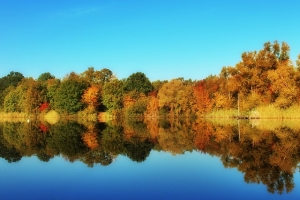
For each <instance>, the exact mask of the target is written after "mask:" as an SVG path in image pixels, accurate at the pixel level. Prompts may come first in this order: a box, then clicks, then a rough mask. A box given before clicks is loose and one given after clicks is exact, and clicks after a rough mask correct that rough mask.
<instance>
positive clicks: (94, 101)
mask: <svg viewBox="0 0 300 200" xmlns="http://www.w3.org/2000/svg"><path fill="white" fill-rule="evenodd" d="M82 101H83V102H84V103H86V104H87V105H88V107H89V108H90V109H92V110H93V109H96V108H97V107H98V106H99V105H100V102H99V101H100V88H99V87H97V86H94V85H92V86H90V87H88V88H87V89H86V90H85V91H84V93H83V95H82Z"/></svg>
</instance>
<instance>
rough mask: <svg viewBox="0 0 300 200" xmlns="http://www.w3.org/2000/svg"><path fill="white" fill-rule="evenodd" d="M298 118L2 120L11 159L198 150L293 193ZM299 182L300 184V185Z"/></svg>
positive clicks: (4, 148) (3, 148) (108, 157)
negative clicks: (279, 119) (257, 119)
mask: <svg viewBox="0 0 300 200" xmlns="http://www.w3.org/2000/svg"><path fill="white" fill-rule="evenodd" d="M298 123H299V122H298V121H292V120H290V121H280V122H278V121H271V120H265V121H250V123H249V121H243V120H240V121H238V120H236V121H218V122H214V121H204V120H200V119H198V120H185V121H178V120H166V119H164V120H149V121H146V122H141V121H137V122H133V121H123V122H118V123H116V122H110V123H107V124H106V123H98V124H94V123H87V122H86V123H78V122H74V121H64V122H59V123H57V124H54V125H50V124H47V123H46V122H39V121H33V122H29V123H27V122H26V123H25V122H23V123H21V122H15V123H9V122H5V123H0V156H1V157H2V158H4V159H5V160H7V161H8V162H18V161H20V160H21V159H22V157H30V156H33V155H35V156H37V157H38V159H39V160H40V161H43V162H48V161H49V160H50V159H52V158H54V157H55V156H62V157H63V158H65V159H66V160H68V161H70V162H74V161H80V162H83V163H85V164H86V165H87V166H89V167H93V166H95V165H97V164H99V165H102V166H108V165H110V164H111V163H113V162H114V161H115V160H116V158H117V157H118V156H119V155H122V156H126V157H128V158H130V159H131V160H132V161H133V162H138V163H139V162H143V161H145V160H146V159H147V157H148V156H149V154H150V152H151V151H165V152H169V153H171V154H173V155H178V154H184V153H185V152H187V151H188V152H192V151H198V152H200V153H205V154H209V155H211V156H217V157H219V158H220V160H221V161H222V163H223V165H224V167H225V168H236V169H238V171H240V172H241V173H243V175H244V180H245V182H247V183H262V184H264V185H265V186H266V187H267V190H268V191H269V192H270V193H279V194H282V193H284V192H286V193H288V192H291V191H292V190H293V189H294V188H295V184H294V177H293V175H294V173H295V172H296V170H298V169H299V166H298V163H299V160H300V151H299V149H300V148H299V144H300V126H299V125H298ZM298 187H299V186H298Z"/></svg>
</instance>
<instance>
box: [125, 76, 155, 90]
mask: <svg viewBox="0 0 300 200" xmlns="http://www.w3.org/2000/svg"><path fill="white" fill-rule="evenodd" d="M124 89H125V91H126V92H131V91H134V90H136V91H137V92H138V93H144V94H146V95H147V94H148V93H149V92H151V91H152V90H153V86H152V84H151V82H150V81H149V79H148V78H147V77H146V75H145V74H144V73H142V72H136V73H133V74H131V75H130V76H129V77H128V78H127V79H126V81H125V85H124Z"/></svg>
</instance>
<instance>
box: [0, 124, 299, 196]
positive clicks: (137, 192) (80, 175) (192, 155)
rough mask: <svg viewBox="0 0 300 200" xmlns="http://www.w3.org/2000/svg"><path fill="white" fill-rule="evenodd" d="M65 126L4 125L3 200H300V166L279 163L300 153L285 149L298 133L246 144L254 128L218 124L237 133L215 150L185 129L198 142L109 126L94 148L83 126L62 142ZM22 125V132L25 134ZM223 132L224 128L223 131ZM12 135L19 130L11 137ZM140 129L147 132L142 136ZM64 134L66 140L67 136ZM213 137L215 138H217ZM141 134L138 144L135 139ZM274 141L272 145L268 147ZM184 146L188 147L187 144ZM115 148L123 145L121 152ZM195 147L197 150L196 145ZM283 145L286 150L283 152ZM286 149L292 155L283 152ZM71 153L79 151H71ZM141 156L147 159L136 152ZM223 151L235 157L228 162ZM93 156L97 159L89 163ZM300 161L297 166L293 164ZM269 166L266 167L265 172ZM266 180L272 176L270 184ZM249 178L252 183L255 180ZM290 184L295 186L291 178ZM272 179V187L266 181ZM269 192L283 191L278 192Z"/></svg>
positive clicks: (215, 145)
mask: <svg viewBox="0 0 300 200" xmlns="http://www.w3.org/2000/svg"><path fill="white" fill-rule="evenodd" d="M66 125H67V124H64V125H63V126H59V125H55V126H56V127H54V126H52V127H51V126H49V127H48V129H47V130H46V129H45V127H44V126H40V124H37V125H35V126H33V125H31V126H30V127H29V128H28V127H27V126H28V125H27V124H18V125H17V126H13V127H12V125H11V124H2V127H1V128H2V129H1V130H2V133H1V134H2V136H1V142H2V145H1V148H0V150H1V151H7V152H8V153H5V152H1V155H2V157H3V158H0V171H1V173H0V195H1V199H299V197H300V175H299V168H297V165H298V161H297V160H296V161H295V160H292V161H290V158H284V159H286V160H287V161H286V162H287V163H289V162H291V164H290V165H291V167H292V173H290V170H291V169H290V168H289V166H290V165H280V164H278V162H279V161H277V160H276V158H277V157H274V156H277V154H279V153H280V151H281V150H282V151H284V152H287V153H289V154H292V155H294V154H299V146H297V145H296V143H292V141H291V142H290V143H287V144H286V143H283V141H285V140H290V139H295V138H289V137H291V136H290V135H291V134H293V135H294V136H293V137H296V138H297V137H298V136H297V135H295V133H288V135H286V134H285V132H284V131H286V130H290V129H292V128H289V129H287V128H285V129H284V131H280V132H278V131H277V132H276V130H277V129H274V130H271V129H270V128H269V129H270V131H273V132H272V134H273V135H271V136H270V135H269V134H271V133H269V132H267V131H266V129H263V132H264V134H265V135H266V136H264V137H266V138H257V137H256V135H253V134H254V133H251V137H250V138H252V139H251V140H249V141H248V140H247V138H246V134H249V133H246V131H249V130H248V129H247V128H249V127H248V126H245V127H243V128H241V127H240V129H239V130H238V129H237V128H236V126H234V125H226V126H225V125H218V126H215V125H214V126H212V127H213V129H212V130H218V132H219V134H223V136H224V134H225V133H222V132H221V131H220V130H225V129H226V130H227V131H228V130H231V132H230V133H228V135H229V136H228V137H227V136H226V137H223V136H222V137H221V136H220V137H221V138H223V139H220V138H219V139H218V138H216V137H215V136H214V137H209V138H210V139H209V141H210V143H206V144H205V145H204V143H205V142H204V141H202V140H201V141H199V139H196V138H197V137H196V136H197V134H196V133H194V132H190V131H191V130H187V129H186V128H182V129H181V128H180V130H184V131H183V132H184V133H187V134H188V135H190V136H191V135H193V134H196V135H194V136H193V137H185V139H184V138H183V136H182V135H181V136H180V134H179V132H180V130H177V129H176V130H177V132H178V135H177V136H178V138H174V133H173V135H172V137H171V136H170V137H168V138H166V134H167V135H168V134H171V132H172V131H171V130H170V129H172V127H173V125H172V124H170V126H165V125H159V126H160V127H158V128H159V129H158V132H157V133H158V135H156V137H157V138H156V139H153V133H152V135H151V131H150V130H151V129H152V128H153V127H152V128H149V126H148V128H147V130H149V132H150V133H149V132H148V133H147V134H149V135H147V136H145V135H143V134H145V130H144V129H143V128H145V126H142V127H141V126H134V127H135V128H132V127H133V126H131V131H128V130H127V129H128V127H127V128H124V129H125V132H122V133H119V134H117V135H114V133H112V132H111V131H107V130H108V129H109V130H114V129H115V127H112V126H104V127H102V128H100V129H101V130H99V131H98V132H97V137H98V139H97V141H98V143H97V144H98V146H95V144H94V143H93V145H94V146H93V145H91V144H90V143H91V142H87V136H85V134H83V133H78V135H79V136H80V137H78V138H77V137H76V134H77V133H76V131H79V132H80V131H82V130H81V129H79V128H78V127H82V126H81V125H80V126H78V127H77V128H76V131H75V133H72V134H71V132H72V131H74V130H72V129H70V127H68V130H69V133H68V137H67V138H62V139H61V138H56V136H55V135H54V134H58V133H55V131H54V132H53V130H55V129H59V130H65V129H64V128H63V127H65V126H66ZM140 125H141V124H140ZM20 126H23V127H22V128H21V129H19V128H20ZM193 126H194V125H193V124H188V126H186V127H193ZM209 126H211V125H209ZM26 127H27V128H26ZM72 127H74V124H72ZM201 127H202V129H201V130H204V128H208V124H206V125H205V126H204V125H201ZM219 127H222V129H220V130H219V129H218V128H219ZM228 127H231V128H233V127H234V128H233V129H230V128H228ZM15 128H17V130H18V131H16V129H15ZM173 128H174V127H173ZM224 128H225V129H224ZM252 128H253V127H252ZM277 128H278V127H277ZM35 129H36V130H35ZM83 129H84V131H85V133H86V131H87V130H88V129H85V128H84V127H83ZM98 129H99V127H98ZM98 129H97V130H98ZM124 129H122V130H123V131H124ZM9 130H13V131H11V132H10V133H8V131H9ZM20 130H23V131H25V132H22V131H20ZM34 130H35V131H36V132H35V134H33V135H32V134H31V136H30V137H29V138H30V139H31V140H32V141H33V142H35V144H34V145H33V144H32V143H30V144H29V143H28V140H29V139H28V138H27V139H24V138H26V135H30V134H29V133H28V132H26V131H30V133H32V132H34ZM45 130H46V131H45ZM118 130H120V129H118ZM126 130H127V131H126ZM132 130H134V131H132ZM141 130H143V131H142V132H143V133H141V132H139V131H141ZM205 130H206V129H205ZM259 130H260V129H255V130H254V132H255V133H258V132H259ZM280 130H281V129H280ZM168 131H169V132H168ZM250 132H251V131H250ZM39 134H43V135H42V136H41V135H39ZM60 134H61V135H63V133H60ZM141 134H142V135H141ZM205 134H208V133H204V132H200V136H202V135H205ZM211 134H212V135H215V133H211ZM22 135H23V136H22ZM91 135H93V134H91ZM128 135H130V137H129V136H128ZM137 135H139V137H134V136H137ZM33 136H35V137H33ZM119 136H121V139H120V138H119ZM125 136H126V137H125ZM179 136H180V137H179ZM72 137H73V139H72V140H71V141H73V142H74V143H75V144H74V145H73V146H72V145H71V144H70V141H69V140H68V138H72ZM198 137H199V135H198ZM247 137H248V136H247ZM274 137H275V139H274ZM74 138H77V139H78V140H76V139H74ZM122 138H123V139H122ZM133 138H135V139H133ZM137 138H139V140H137ZM147 138H148V139H149V138H150V139H151V140H150V139H149V140H147ZM180 138H181V139H180ZM213 138H214V139H213ZM226 138H227V139H226ZM278 138H280V143H278V144H277V143H274V141H277V140H278ZM271 139H272V141H269V140H271ZM183 140H186V141H185V142H184V144H183V142H182V141H183ZM227 140H228V141H229V142H230V143H229V142H228V141H227ZM80 141H83V142H82V144H85V146H84V145H82V144H81V143H80ZM84 141H85V142H84ZM108 141H109V142H108ZM115 141H118V142H120V144H121V143H122V145H121V146H120V144H119V143H116V142H115ZM137 141H139V142H137ZM145 141H148V142H149V141H151V142H150V144H151V145H152V146H151V145H150V146H151V148H148V147H149V144H148V143H147V142H145ZM166 141H167V142H166ZM174 141H177V142H178V144H177V143H175V142H174ZM216 141H217V142H216ZM247 141H248V143H249V145H248V143H247ZM293 141H294V140H293ZM63 142H65V144H63ZM211 142H212V143H211ZM222 142H224V144H223V143H222ZM225 142H226V143H225ZM267 142H270V144H272V146H271V147H272V148H269V147H268V145H266V144H265V143H267ZM152 143H153V144H152ZM254 143H255V145H254ZM260 143H262V144H261V146H258V144H260ZM112 144H114V145H112ZM132 144H134V145H135V148H134V149H132V147H131V146H130V145H132ZM142 144H143V145H142ZM145 144H147V145H145ZM191 144H194V145H192V146H191ZM225 144H226V145H225ZM228 144H230V145H229V146H228ZM59 145H62V146H59ZM172 145H173V146H172ZM174 145H175V146H174ZM276 145H277V146H280V148H279V149H280V150H278V152H277V150H276ZM285 145H287V148H284V146H285ZM293 145H294V146H293ZM295 145H296V146H295ZM64 146H68V149H72V148H73V150H72V151H67V150H66V149H64ZM91 146H93V148H91ZM145 146H146V147H145ZM248 146H250V147H248ZM265 146H267V147H268V148H265ZM86 147H87V148H86ZM129 147H130V148H129ZM239 147H243V148H251V149H250V151H253V152H256V151H258V153H257V155H258V156H260V159H263V158H265V157H266V158H267V159H266V160H267V161H266V162H262V164H261V163H257V162H258V161H256V160H251V159H252V157H251V156H249V155H252V154H251V153H249V149H248V150H247V149H246V150H245V151H244V152H243V151H242V150H241V149H239ZM293 148H294V150H293V151H291V150H290V149H293ZM28 149H29V150H28ZM145 149H146V150H149V151H148V152H147V151H146V150H145ZM186 149H187V150H186ZM217 149H219V150H217ZM224 149H225V150H224ZM270 149H271V150H270ZM274 149H275V150H274ZM104 150H105V151H106V154H105V156H104V157H105V159H104V158H103V156H102V157H101V159H102V160H101V161H99V160H97V159H96V158H95V157H96V156H97V155H99V154H101V153H99V152H102V153H103V151H104ZM108 150H110V152H109V153H107V152H108ZM129 150H130V151H129ZM139 150H140V151H141V152H142V153H141V154H139V152H137V151H139ZM233 150H234V152H233ZM35 151H36V153H34V152H35ZM269 151H272V152H275V153H274V156H273V157H272V156H270V155H269V154H268V152H269ZM41 152H43V153H41ZM91 152H92V153H93V154H92V153H91ZM222 152H227V153H228V152H229V153H228V154H227V155H226V156H224V155H222V154H221V153H222ZM230 152H233V153H230ZM236 152H238V153H236ZM30 153H31V155H30ZM96 153H97V154H96ZM16 154H18V155H20V156H21V157H18V155H16ZM34 154H36V155H38V156H35V155H34ZM91 154H92V155H93V156H90V155H91ZM248 154H249V155H248ZM42 155H43V156H42ZM101 155H102V154H101ZM109 155H111V157H109ZM112 155H113V156H112ZM233 155H235V158H233ZM255 155H256V154H255ZM295 156H296V155H294V156H293V157H295ZM279 157H280V156H279ZM13 158H14V159H13ZM88 159H92V161H91V160H88ZM93 159H94V160H93ZM103 160H105V161H103ZM107 160H109V161H107ZM269 160H270V161H269ZM8 161H9V162H8ZM98 161H99V162H98ZM295 162H296V165H292V164H293V163H295ZM243 163H246V164H243ZM249 163H250V164H249ZM252 163H253V164H252ZM255 163H257V164H255ZM257 165H259V166H258V167H257ZM224 166H227V167H224ZM264 166H265V167H266V168H265V169H262V168H263V167H264ZM254 168H255V169H256V168H257V172H256V171H254V170H250V169H254ZM260 170H261V171H260ZM270 171H272V173H270ZM287 172H289V173H287ZM262 173H263V174H265V175H266V176H269V177H267V178H266V177H264V176H263V175H262ZM246 174H247V175H246ZM277 175H279V176H278V177H277ZM246 177H248V178H246ZM249 177H250V179H251V180H252V181H249ZM274 177H275V178H274ZM286 177H290V179H288V178H287V179H285V178H286ZM265 178H266V180H269V182H268V181H267V182H266V180H265ZM247 180H248V181H247ZM253 180H257V182H258V183H253V182H254V181H253ZM287 180H292V181H291V182H292V186H289V181H287ZM247 182H248V183H247ZM281 183H282V184H283V189H282V190H281V189H280V188H281V187H282V186H280V184H281ZM278 185H279V186H278ZM285 187H290V191H288V192H287V191H286V189H285ZM268 188H277V189H275V190H274V191H273V193H272V191H270V189H269V190H268ZM278 188H279V189H278Z"/></svg>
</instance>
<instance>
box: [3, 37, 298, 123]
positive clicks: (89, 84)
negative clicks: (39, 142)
mask: <svg viewBox="0 0 300 200" xmlns="http://www.w3.org/2000/svg"><path fill="white" fill-rule="evenodd" d="M299 89H300V55H299V56H298V60H296V61H295V64H294V63H293V62H292V60H291V59H290V47H289V46H288V44H287V43H285V42H282V43H281V44H280V43H279V42H277V41H275V42H273V43H271V42H266V43H265V44H264V45H263V47H262V49H261V50H259V51H250V52H244V53H242V54H241V61H240V62H238V63H237V64H236V65H235V66H226V67H223V68H222V70H221V71H220V73H219V74H218V75H211V76H208V77H206V78H205V79H202V80H185V79H183V78H174V79H172V80H158V81H154V82H151V81H150V80H149V79H148V78H147V76H146V74H144V73H142V72H136V73H133V74H131V75H130V76H129V77H128V78H125V79H118V78H117V77H116V76H115V75H114V73H113V72H112V71H111V70H109V69H106V68H104V69H101V70H97V69H94V68H93V67H89V68H88V69H87V70H86V71H84V72H82V73H79V74H78V73H75V72H70V74H67V75H66V76H65V77H64V78H62V79H59V78H56V77H55V76H53V75H52V74H51V73H50V72H45V73H43V74H41V75H40V76H39V77H38V79H33V78H31V77H24V76H23V75H22V74H21V73H19V72H10V73H9V74H8V75H6V76H4V77H2V78H0V93H1V95H0V110H1V111H2V112H20V113H31V114H38V113H41V112H46V111H49V110H50V109H52V110H56V111H57V112H59V113H66V114H74V113H78V112H83V111H84V112H87V113H98V112H107V113H111V114H113V115H116V114H118V113H125V115H127V116H138V117H141V116H144V115H147V116H152V117H153V116H158V115H164V114H171V115H174V116H190V115H196V116H203V115H205V114H206V113H210V112H212V111H215V110H230V109H239V111H241V112H243V113H249V112H251V111H253V110H256V109H257V108H258V107H263V106H270V105H272V106H273V107H275V108H277V109H288V108H290V107H291V106H293V105H298V104H299V97H300V93H299V91H300V90H299Z"/></svg>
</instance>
